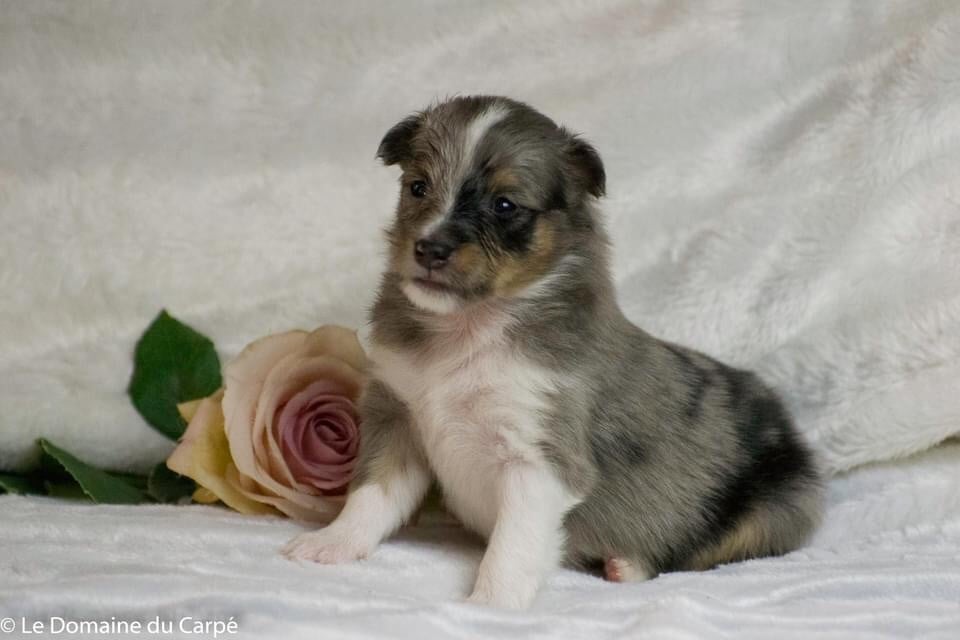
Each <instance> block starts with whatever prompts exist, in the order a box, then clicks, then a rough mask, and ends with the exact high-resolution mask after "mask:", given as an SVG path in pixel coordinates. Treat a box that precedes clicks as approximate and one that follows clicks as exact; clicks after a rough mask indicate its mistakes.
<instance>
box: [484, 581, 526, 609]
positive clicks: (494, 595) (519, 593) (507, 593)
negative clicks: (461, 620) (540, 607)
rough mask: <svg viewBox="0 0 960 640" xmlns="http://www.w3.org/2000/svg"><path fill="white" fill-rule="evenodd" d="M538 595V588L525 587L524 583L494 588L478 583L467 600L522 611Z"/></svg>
mask: <svg viewBox="0 0 960 640" xmlns="http://www.w3.org/2000/svg"><path fill="white" fill-rule="evenodd" d="M536 595H537V590H536V588H524V587H523V586H522V585H519V588H509V589H492V588H490V587H488V586H485V585H481V584H477V586H475V587H474V588H473V593H471V594H470V597H469V598H467V602H469V603H470V604H478V605H481V606H485V607H497V608H499V609H513V610H516V611H522V610H524V609H528V608H530V604H531V603H532V602H533V599H534V597H535V596H536Z"/></svg>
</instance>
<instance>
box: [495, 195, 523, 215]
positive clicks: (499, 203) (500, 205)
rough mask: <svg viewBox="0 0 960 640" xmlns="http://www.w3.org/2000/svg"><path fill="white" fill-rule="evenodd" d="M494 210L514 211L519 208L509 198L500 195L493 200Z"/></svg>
mask: <svg viewBox="0 0 960 640" xmlns="http://www.w3.org/2000/svg"><path fill="white" fill-rule="evenodd" d="M493 210H494V211H496V212H497V213H513V212H514V211H516V210H517V205H515V204H513V202H511V201H510V200H508V199H507V198H504V197H503V196H500V197H499V198H497V199H496V200H494V201H493Z"/></svg>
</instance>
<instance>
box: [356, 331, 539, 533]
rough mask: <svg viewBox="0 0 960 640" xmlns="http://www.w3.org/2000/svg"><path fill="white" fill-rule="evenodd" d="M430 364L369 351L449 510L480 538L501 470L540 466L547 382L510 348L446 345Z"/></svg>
mask: <svg viewBox="0 0 960 640" xmlns="http://www.w3.org/2000/svg"><path fill="white" fill-rule="evenodd" d="M431 354H432V355H431V356H430V357H424V356H423V355H420V356H413V355H411V354H406V353H403V352H398V351H392V350H384V349H375V350H374V360H375V362H376V363H377V376H378V377H379V378H380V379H381V380H383V381H384V382H385V383H386V384H387V385H389V386H390V387H391V388H392V389H393V390H394V391H395V392H396V393H397V394H398V395H399V396H400V397H401V399H403V400H404V402H405V403H406V404H407V406H408V408H409V409H410V411H411V413H412V416H413V420H414V423H415V425H414V426H415V430H416V432H417V433H418V434H419V436H420V440H421V444H422V446H423V450H424V452H425V454H426V456H427V458H428V459H429V462H430V465H431V467H432V468H433V470H434V473H436V475H437V477H438V479H439V481H440V483H441V485H442V486H443V489H444V492H445V494H446V496H447V501H448V503H449V505H450V506H451V508H453V509H454V510H455V511H457V512H458V515H459V516H460V517H461V518H462V519H464V520H465V522H466V524H468V525H471V526H473V527H474V528H476V529H478V530H480V531H481V533H485V532H486V531H485V530H486V529H488V528H490V527H492V517H494V515H495V514H492V513H487V512H488V511H489V510H490V509H491V508H492V506H493V504H494V503H495V500H491V498H493V497H494V496H496V495H497V492H498V491H499V478H500V477H501V473H502V470H503V466H504V465H505V464H508V463H510V462H519V461H523V462H528V463H535V464H539V463H542V462H543V458H542V454H541V453H540V447H539V443H540V442H541V441H542V439H543V435H544V434H543V425H542V417H541V416H542V415H543V413H544V409H545V408H546V405H547V398H548V394H549V392H551V391H553V390H554V389H555V384H554V380H553V377H552V376H551V375H550V374H549V372H547V371H544V370H543V369H542V368H540V367H537V366H535V365H532V364H531V363H530V362H529V361H527V360H525V359H524V358H523V357H522V356H519V355H517V354H516V353H515V352H514V350H512V349H511V348H510V347H509V345H506V344H502V343H499V342H495V343H492V344H484V345H482V346H478V345H476V344H469V343H463V342H452V343H451V344H449V345H448V346H445V347H443V348H438V349H434V350H432V351H431Z"/></svg>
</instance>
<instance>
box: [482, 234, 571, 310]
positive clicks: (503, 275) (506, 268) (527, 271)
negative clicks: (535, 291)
mask: <svg viewBox="0 0 960 640" xmlns="http://www.w3.org/2000/svg"><path fill="white" fill-rule="evenodd" d="M555 251H556V229H555V228H554V225H553V223H552V222H550V221H549V220H547V219H546V218H540V219H539V220H537V224H536V227H534V230H533V239H532V240H531V242H530V250H529V251H528V252H527V253H526V254H525V255H523V256H505V257H504V258H502V259H500V260H499V261H498V264H497V267H496V276H495V277H494V282H493V292H494V293H495V294H496V295H499V296H503V297H509V296H511V295H513V294H515V293H517V292H519V291H520V290H522V289H523V288H524V287H526V286H528V285H530V284H533V283H534V282H535V281H537V280H538V279H539V278H542V277H543V276H544V275H546V274H547V272H548V271H549V270H550V265H551V264H553V258H554V253H555Z"/></svg>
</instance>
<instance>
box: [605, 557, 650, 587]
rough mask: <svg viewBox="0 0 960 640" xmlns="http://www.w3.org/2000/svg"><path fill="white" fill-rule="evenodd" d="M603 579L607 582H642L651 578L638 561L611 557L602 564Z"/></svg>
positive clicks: (642, 564)
mask: <svg viewBox="0 0 960 640" xmlns="http://www.w3.org/2000/svg"><path fill="white" fill-rule="evenodd" d="M603 577H604V579H605V580H607V581H608V582H643V581H644V580H649V579H650V578H652V577H653V576H652V575H651V573H650V572H649V571H647V569H646V568H645V565H644V563H643V562H640V561H639V560H631V559H630V558H627V557H621V556H611V557H609V558H607V559H606V561H604V563H603Z"/></svg>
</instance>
